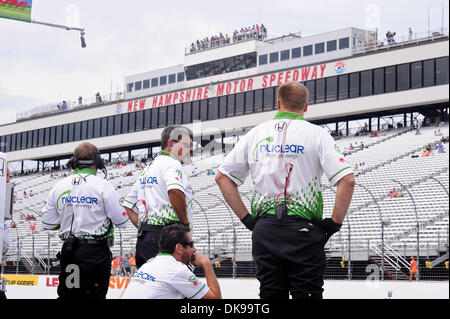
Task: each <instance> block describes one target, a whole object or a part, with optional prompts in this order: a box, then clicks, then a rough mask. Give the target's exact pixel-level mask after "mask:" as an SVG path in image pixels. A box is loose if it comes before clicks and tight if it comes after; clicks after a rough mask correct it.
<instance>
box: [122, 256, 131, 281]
mask: <svg viewBox="0 0 450 319" xmlns="http://www.w3.org/2000/svg"><path fill="white" fill-rule="evenodd" d="M130 267H131V265H130V256H129V255H128V254H126V255H125V257H124V258H123V274H124V275H125V276H126V277H128V276H130V273H131V268H130Z"/></svg>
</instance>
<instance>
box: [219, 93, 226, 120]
mask: <svg viewBox="0 0 450 319" xmlns="http://www.w3.org/2000/svg"><path fill="white" fill-rule="evenodd" d="M226 117H227V97H226V96H221V97H219V119H223V118H226Z"/></svg>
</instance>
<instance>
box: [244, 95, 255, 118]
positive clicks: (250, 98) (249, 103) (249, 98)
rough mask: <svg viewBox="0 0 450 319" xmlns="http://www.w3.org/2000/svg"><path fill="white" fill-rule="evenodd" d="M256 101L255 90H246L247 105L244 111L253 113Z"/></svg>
mask: <svg viewBox="0 0 450 319" xmlns="http://www.w3.org/2000/svg"><path fill="white" fill-rule="evenodd" d="M253 107H254V101H253V91H249V92H245V107H244V113H245V114H251V113H253Z"/></svg>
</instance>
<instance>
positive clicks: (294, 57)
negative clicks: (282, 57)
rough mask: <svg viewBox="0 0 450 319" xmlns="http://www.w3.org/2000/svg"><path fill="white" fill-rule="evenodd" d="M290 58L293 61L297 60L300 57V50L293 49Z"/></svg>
mask: <svg viewBox="0 0 450 319" xmlns="http://www.w3.org/2000/svg"><path fill="white" fill-rule="evenodd" d="M291 56H292V58H293V59H296V58H299V57H301V56H302V48H300V47H299V48H293V49H292V53H291Z"/></svg>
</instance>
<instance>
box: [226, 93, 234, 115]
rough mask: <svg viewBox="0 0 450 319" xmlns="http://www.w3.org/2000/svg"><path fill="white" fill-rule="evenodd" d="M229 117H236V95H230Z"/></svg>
mask: <svg viewBox="0 0 450 319" xmlns="http://www.w3.org/2000/svg"><path fill="white" fill-rule="evenodd" d="M227 100H228V103H227V117H231V116H234V106H235V103H236V94H232V95H228V98H227Z"/></svg>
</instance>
